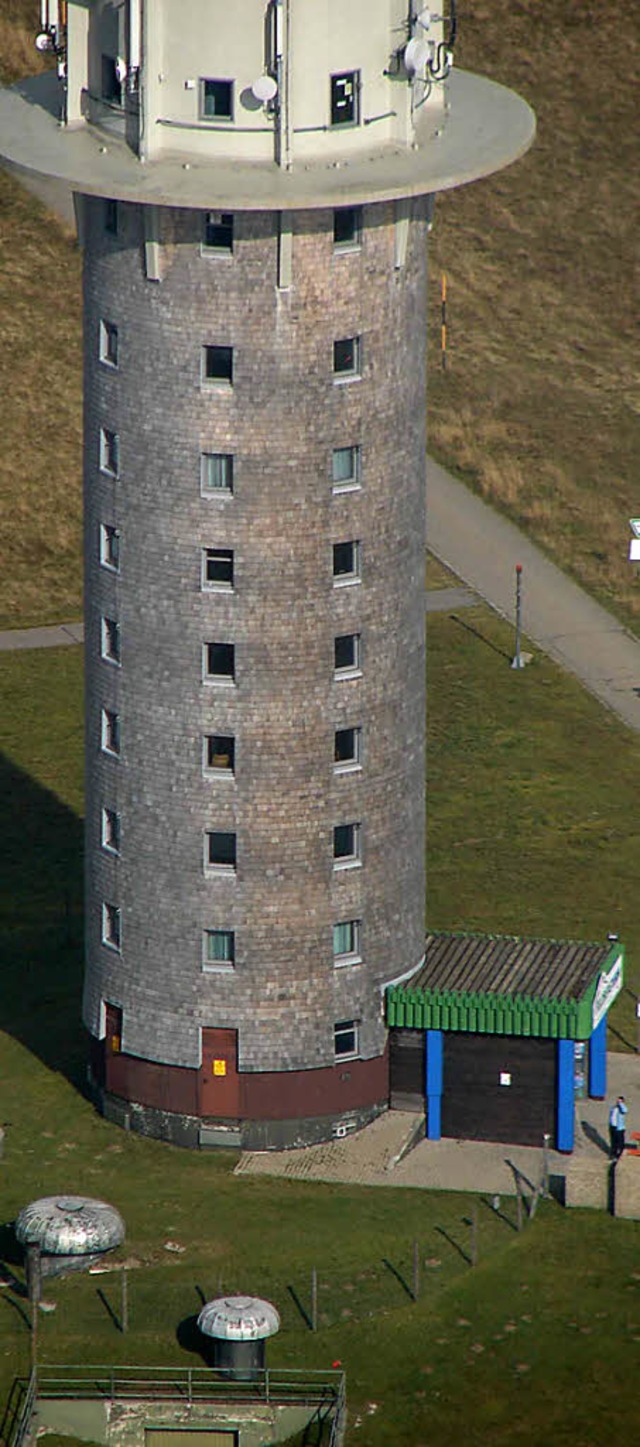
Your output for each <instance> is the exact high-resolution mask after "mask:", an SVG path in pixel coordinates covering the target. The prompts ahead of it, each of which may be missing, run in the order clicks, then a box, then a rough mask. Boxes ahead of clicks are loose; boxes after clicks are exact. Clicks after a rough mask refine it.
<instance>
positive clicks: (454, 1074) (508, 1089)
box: [442, 1034, 556, 1145]
mask: <svg viewBox="0 0 640 1447" xmlns="http://www.w3.org/2000/svg"><path fill="white" fill-rule="evenodd" d="M501 1075H507V1076H510V1077H511V1084H509V1085H506V1084H503V1085H501V1084H500V1076H501ZM555 1099H556V1042H555V1041H554V1040H538V1039H535V1040H531V1039H525V1038H522V1037H520V1036H513V1035H465V1034H448V1035H446V1036H445V1042H444V1093H443V1099H442V1134H443V1136H454V1137H458V1138H462V1139H465V1140H489V1141H504V1142H508V1143H510V1144H512V1145H542V1137H543V1134H544V1132H545V1131H548V1132H549V1134H550V1135H551V1137H552V1139H553V1137H554V1136H555Z"/></svg>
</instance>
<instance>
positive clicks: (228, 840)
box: [205, 829, 236, 869]
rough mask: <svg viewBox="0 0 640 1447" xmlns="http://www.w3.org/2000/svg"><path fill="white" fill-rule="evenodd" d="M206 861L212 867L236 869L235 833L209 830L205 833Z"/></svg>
mask: <svg viewBox="0 0 640 1447" xmlns="http://www.w3.org/2000/svg"><path fill="white" fill-rule="evenodd" d="M205 863H206V864H208V865H209V866H210V867H211V868H212V869H235V867H236V836H235V834H226V833H220V832H219V831H218V830H215V829H214V830H209V831H208V832H207V834H206V835H205Z"/></svg>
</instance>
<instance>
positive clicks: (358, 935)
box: [333, 919, 362, 970]
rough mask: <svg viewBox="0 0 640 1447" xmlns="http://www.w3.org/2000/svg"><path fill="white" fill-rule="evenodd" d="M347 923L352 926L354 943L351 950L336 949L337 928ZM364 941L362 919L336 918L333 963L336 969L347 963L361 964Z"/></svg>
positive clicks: (341, 927)
mask: <svg viewBox="0 0 640 1447" xmlns="http://www.w3.org/2000/svg"><path fill="white" fill-rule="evenodd" d="M345 925H348V926H350V928H351V930H352V932H353V945H354V948H353V949H351V950H336V930H337V929H343V928H344V926H345ZM361 942H362V921H361V920H359V919H340V920H336V922H335V924H334V926H333V963H334V965H335V967H336V969H338V970H339V969H343V968H344V966H345V965H360V964H361V963H362V954H361Z"/></svg>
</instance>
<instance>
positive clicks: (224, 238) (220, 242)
mask: <svg viewBox="0 0 640 1447" xmlns="http://www.w3.org/2000/svg"><path fill="white" fill-rule="evenodd" d="M202 248H203V251H222V252H224V253H225V254H226V255H227V256H228V255H229V253H230V252H232V251H233V214H232V212H231V211H206V212H205V217H204V238H203V242H202Z"/></svg>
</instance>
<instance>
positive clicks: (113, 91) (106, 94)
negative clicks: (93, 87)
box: [101, 55, 122, 106]
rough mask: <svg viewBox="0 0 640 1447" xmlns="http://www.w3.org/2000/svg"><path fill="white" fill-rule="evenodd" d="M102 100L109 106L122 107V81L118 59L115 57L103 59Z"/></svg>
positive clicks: (108, 56)
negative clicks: (117, 64) (118, 68)
mask: <svg viewBox="0 0 640 1447" xmlns="http://www.w3.org/2000/svg"><path fill="white" fill-rule="evenodd" d="M101 78H102V99H103V100H106V101H107V103H108V104H109V105H112V106H121V105H122V81H121V80H120V78H119V76H118V71H117V66H116V58H115V56H113V55H103V57H102V77H101Z"/></svg>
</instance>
